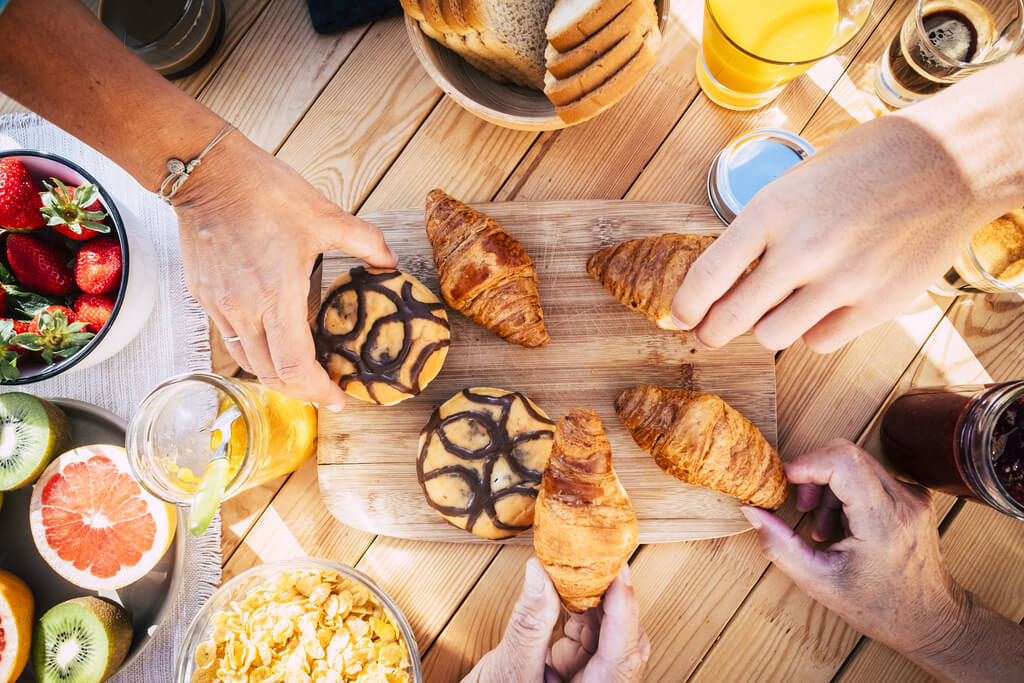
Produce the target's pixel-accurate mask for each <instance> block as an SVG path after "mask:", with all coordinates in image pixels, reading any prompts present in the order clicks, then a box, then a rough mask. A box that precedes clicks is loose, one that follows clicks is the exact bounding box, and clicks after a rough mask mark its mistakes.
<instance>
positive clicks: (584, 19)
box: [545, 0, 630, 52]
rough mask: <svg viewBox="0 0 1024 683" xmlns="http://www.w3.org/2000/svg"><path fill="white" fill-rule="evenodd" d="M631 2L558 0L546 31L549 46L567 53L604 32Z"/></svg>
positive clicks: (549, 16) (622, 0) (619, 0)
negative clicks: (602, 28) (602, 29)
mask: <svg viewBox="0 0 1024 683" xmlns="http://www.w3.org/2000/svg"><path fill="white" fill-rule="evenodd" d="M629 3H630V0H556V2H555V5H554V7H553V8H552V9H551V14H549V15H548V21H547V24H546V27H545V32H546V33H547V37H548V42H550V43H551V45H552V47H554V48H555V49H556V50H558V51H559V52H567V51H569V50H571V49H573V48H574V47H576V46H578V45H579V44H580V43H582V42H583V41H584V40H586V39H587V38H589V37H590V36H592V35H594V34H595V33H597V32H598V31H600V30H601V27H603V26H605V25H606V24H607V23H608V22H610V21H611V20H612V19H614V18H615V16H616V15H617V14H618V13H619V12H621V11H622V10H623V9H625V8H626V5H628V4H629Z"/></svg>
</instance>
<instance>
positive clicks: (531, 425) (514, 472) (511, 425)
mask: <svg viewBox="0 0 1024 683" xmlns="http://www.w3.org/2000/svg"><path fill="white" fill-rule="evenodd" d="M554 434H555V432H554V423H553V422H552V421H551V420H549V419H548V416H547V415H545V414H544V413H543V411H541V409H540V408H538V407H537V406H536V405H534V404H533V402H532V401H530V399H528V398H526V397H525V396H523V395H522V394H520V393H518V392H511V391H504V390H503V389H488V388H482V387H480V388H473V389H463V390H462V391H460V392H459V393H457V394H455V395H454V396H452V397H451V398H450V399H448V400H447V401H445V402H444V403H443V404H442V405H441V406H440V407H438V408H437V410H435V411H434V412H433V414H431V416H430V420H429V421H428V422H427V424H426V426H425V427H424V428H423V431H422V432H421V433H420V445H419V457H418V458H417V461H416V471H417V474H418V476H419V480H420V485H421V486H422V487H423V492H424V493H425V494H426V496H427V502H428V503H429V504H430V506H431V507H432V508H434V509H435V510H437V511H438V512H440V513H441V516H442V517H444V518H445V519H446V520H448V521H449V522H450V523H451V524H453V525H454V526H457V527H459V528H460V529H465V530H467V531H471V532H473V533H474V534H476V535H477V536H481V537H483V538H508V537H509V536H515V535H516V534H518V533H521V532H523V531H526V530H527V529H529V528H530V526H531V525H532V524H533V505H534V502H535V501H536V498H537V487H538V486H539V485H540V480H541V474H542V473H543V472H544V467H545V466H546V465H547V462H548V456H550V455H551V444H552V439H553V438H554Z"/></svg>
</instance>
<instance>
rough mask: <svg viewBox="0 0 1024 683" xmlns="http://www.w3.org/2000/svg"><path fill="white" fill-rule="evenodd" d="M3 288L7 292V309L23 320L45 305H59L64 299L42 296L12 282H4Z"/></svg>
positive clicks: (35, 314)
mask: <svg viewBox="0 0 1024 683" xmlns="http://www.w3.org/2000/svg"><path fill="white" fill-rule="evenodd" d="M3 289H4V291H5V292H6V293H7V311H8V312H9V313H10V314H11V315H12V316H13V317H15V318H20V319H25V320H31V319H32V318H34V317H36V316H37V315H39V312H40V311H42V310H43V309H45V308H46V307H47V306H55V305H56V306H59V305H61V304H62V303H63V301H64V300H63V299H61V298H59V297H47V296H43V295H42V294H36V293H35V292H30V291H28V290H25V289H21V288H20V287H18V286H17V285H12V284H4V285H3Z"/></svg>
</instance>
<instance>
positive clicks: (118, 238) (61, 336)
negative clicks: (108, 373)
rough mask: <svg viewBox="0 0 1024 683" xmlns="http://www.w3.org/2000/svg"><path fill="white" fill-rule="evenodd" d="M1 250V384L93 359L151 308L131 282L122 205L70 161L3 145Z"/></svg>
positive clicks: (126, 336)
mask: <svg viewBox="0 0 1024 683" xmlns="http://www.w3.org/2000/svg"><path fill="white" fill-rule="evenodd" d="M0 247H2V248H0V384H27V383H31V382H38V381H40V380H43V379H48V378H50V377H53V376H55V375H57V374H60V373H61V372H64V371H66V370H69V369H71V368H72V367H78V368H83V367H89V366H91V365H95V364H96V363H98V362H100V361H101V360H104V359H106V358H108V357H110V356H111V355H113V354H114V353H116V352H117V351H119V350H120V349H121V348H123V347H124V346H125V345H127V343H128V342H129V341H131V339H132V338H133V337H134V336H135V335H136V334H138V332H139V330H141V328H142V325H143V324H144V323H145V319H146V318H147V317H148V315H149V311H150V310H151V309H152V300H151V297H147V296H146V295H145V294H139V293H138V292H136V291H134V290H138V289H140V288H139V287H134V288H133V287H131V286H130V283H129V268H128V265H129V261H128V256H129V240H128V236H127V233H126V231H125V226H124V222H123V221H122V218H121V214H120V213H119V212H118V210H117V206H116V205H115V203H114V201H113V199H112V198H111V196H110V195H109V194H108V193H107V192H106V191H105V190H104V189H103V187H102V186H101V185H100V184H99V183H98V182H97V181H96V179H95V178H93V177H92V176H91V175H89V173H87V172H86V171H85V170H84V169H82V168H81V167H79V166H78V165H77V164H75V163H74V162H72V161H69V160H67V159H64V158H61V157H59V156H56V155H54V154H48V153H45V152H36V151H30V150H13V151H5V152H0ZM133 265H140V264H133ZM139 277H141V273H139V274H135V276H134V277H133V278H132V280H137V279H139ZM149 289H152V286H150V287H149ZM150 293H152V292H150ZM133 294H134V295H133ZM147 298H150V300H149V301H146V299H147ZM132 299H140V300H138V301H132ZM122 311H130V312H131V313H130V314H127V313H126V314H125V315H119V314H120V313H121V312H122Z"/></svg>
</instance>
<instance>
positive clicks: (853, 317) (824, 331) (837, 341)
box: [803, 306, 892, 353]
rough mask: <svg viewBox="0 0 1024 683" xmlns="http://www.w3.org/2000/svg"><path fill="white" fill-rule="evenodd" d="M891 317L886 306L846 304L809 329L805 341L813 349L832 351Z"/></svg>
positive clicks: (805, 334)
mask: <svg viewBox="0 0 1024 683" xmlns="http://www.w3.org/2000/svg"><path fill="white" fill-rule="evenodd" d="M891 317H892V312H891V311H890V310H888V308H886V307H884V306H879V307H877V308H872V307H861V306H845V307H843V308H840V309H838V310H835V311H832V312H831V313H829V314H828V315H826V316H825V317H824V318H822V320H821V321H820V322H818V323H817V324H815V325H814V327H812V328H811V329H809V330H807V331H806V332H805V333H804V335H803V339H804V343H805V344H807V347H808V348H809V349H810V350H811V351H815V352H817V353H832V352H833V351H836V350H838V349H840V348H842V347H843V345H845V344H846V343H847V342H849V341H850V340H851V339H853V338H854V337H856V336H858V335H860V334H861V333H863V332H866V331H868V330H869V329H871V328H872V327H874V326H875V325H880V324H881V323H883V322H885V321H886V320H888V319H889V318H891Z"/></svg>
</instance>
